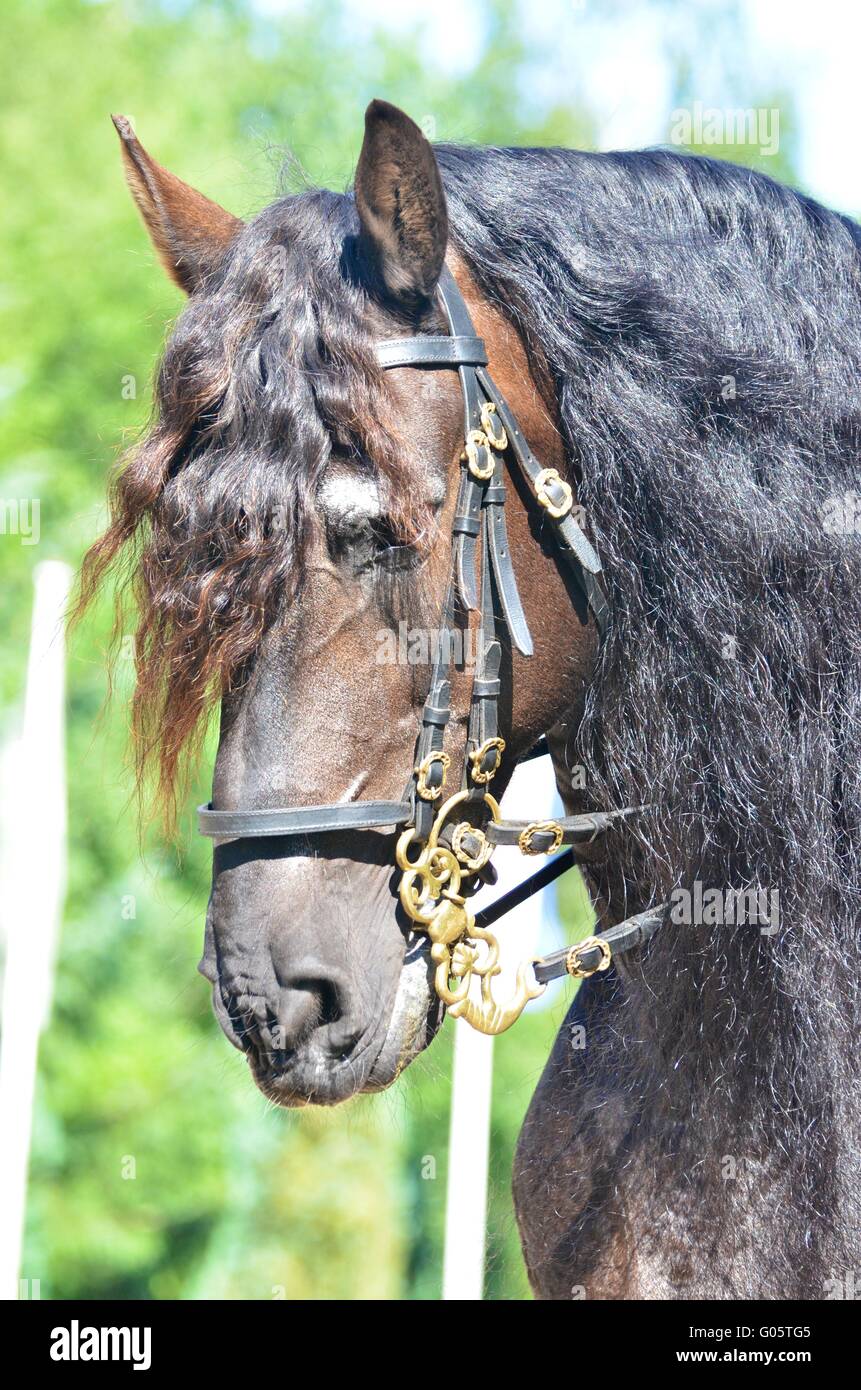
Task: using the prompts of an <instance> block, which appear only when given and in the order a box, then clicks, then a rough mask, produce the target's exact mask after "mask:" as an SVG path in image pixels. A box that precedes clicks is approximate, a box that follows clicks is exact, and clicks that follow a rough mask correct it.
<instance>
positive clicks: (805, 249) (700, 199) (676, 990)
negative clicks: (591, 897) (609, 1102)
mask: <svg viewBox="0 0 861 1390" xmlns="http://www.w3.org/2000/svg"><path fill="white" fill-rule="evenodd" d="M437 153H438V157H439V161H440V164H441V167H442V169H443V174H444V181H445V186H446V192H447V196H448V201H449V209H450V217H451V224H452V234H453V237H454V240H455V242H456V244H457V247H458V249H459V250H460V252H461V253H462V254H463V256H464V257H465V259H466V260H467V261H468V263H469V265H470V268H471V270H472V273H473V275H474V276H475V277H476V279H477V281H478V282H479V284H480V286H481V288H482V289H483V291H484V293H485V294H486V295H487V297H488V298H489V299H491V300H492V301H493V302H494V303H495V304H496V305H497V306H498V308H499V309H501V310H502V312H504V313H508V314H510V315H511V317H512V318H513V320H514V322H515V323H516V325H517V327H518V329H519V330H520V332H521V334H522V335H523V337H524V339H525V341H526V343H527V345H528V348H529V351H530V354H531V355H532V356H533V357H534V358H536V359H537V360H538V361H542V362H546V364H547V367H548V369H549V372H550V374H551V377H552V380H553V383H554V390H555V397H556V402H557V408H558V412H559V416H560V420H561V426H562V430H563V433H564V438H565V441H566V444H567V448H568V452H569V456H570V459H571V461H572V466H573V469H574V471H575V472H576V474H577V479H578V485H579V498H580V501H581V502H582V503H583V504H584V506H585V508H586V512H587V516H588V519H589V524H590V526H591V529H592V532H593V535H594V537H595V540H596V544H597V546H598V550H599V553H600V554H601V556H602V559H603V563H604V577H605V580H606V584H607V587H608V590H609V597H610V607H611V611H612V620H611V623H610V627H609V631H608V633H607V636H606V639H605V641H604V642H603V644H602V649H601V652H600V655H599V661H598V667H597V670H596V672H595V675H594V679H593V681H592V683H591V687H590V690H589V694H588V704H587V711H586V717H585V719H584V722H583V724H582V727H581V728H580V730H579V733H578V735H577V739H576V745H575V746H572V749H571V758H572V762H575V763H578V764H581V765H583V766H584V767H585V768H586V769H587V770H588V775H589V777H590V784H589V788H588V795H589V799H590V801H591V803H592V804H593V805H594V806H596V807H600V808H603V809H610V808H612V807H614V806H634V805H640V804H643V803H649V804H651V805H653V806H655V808H656V810H655V813H654V815H653V816H651V817H649V818H648V819H647V820H646V821H645V822H644V827H643V836H642V838H638V837H636V836H634V835H630V836H624V837H619V840H618V841H614V843H613V864H612V872H610V871H608V872H607V874H606V876H605V880H604V882H603V884H602V886H603V888H604V890H605V891H606V892H608V893H610V894H611V896H612V897H614V898H615V902H614V909H615V911H616V912H617V913H618V914H619V915H623V914H624V912H625V911H635V910H637V909H638V908H640V907H645V906H648V905H649V904H651V903H655V902H661V901H663V900H665V899H667V897H668V896H669V895H670V894H671V893H672V891H673V890H674V889H677V888H680V887H681V888H686V889H688V890H689V891H690V892H691V893H693V891H694V886H695V884H697V883H699V884H700V885H701V887H702V889H703V891H705V890H708V889H711V888H717V889H720V890H724V889H726V888H730V889H736V890H739V889H745V888H747V887H750V886H753V887H757V888H763V889H767V890H774V889H776V890H777V891H778V893H779V911H780V926H779V930H778V931H777V932H776V933H775V934H774V935H768V934H761V933H760V932H759V931H758V930H757V928H756V927H747V928H744V927H742V928H739V927H736V926H728V925H724V926H721V925H712V926H707V925H703V926H699V927H696V926H692V927H678V926H674V925H673V924H672V923H668V924H667V925H666V927H665V928H664V929H663V930H662V931H661V932H659V934H658V936H657V938H656V939H655V941H654V942H653V943H652V945H651V947H650V949H649V951H648V952H647V953H646V954H645V956H644V958H643V959H642V961H641V962H640V963H639V964H636V965H634V966H633V967H632V969H633V971H634V974H635V976H638V977H639V979H640V980H641V983H642V985H643V986H644V988H645V991H646V993H645V998H646V999H647V1000H648V999H651V1001H652V1002H651V1004H650V1005H649V1009H648V1010H646V1011H644V1012H643V1014H642V1016H640V1015H638V1017H637V1022H636V1027H637V1028H638V1029H639V1030H640V1032H639V1033H638V1035H637V1037H638V1042H639V1046H638V1047H636V1048H634V1049H633V1052H632V1054H631V1055H629V1056H627V1057H624V1058H623V1057H621V1056H620V1057H619V1066H620V1068H621V1069H623V1070H626V1071H627V1085H628V1089H629V1093H630V1096H631V1101H632V1105H633V1106H634V1107H635V1110H636V1114H637V1124H638V1127H639V1133H640V1141H641V1143H643V1144H645V1146H646V1152H647V1153H650V1162H651V1167H652V1171H653V1173H654V1182H655V1185H656V1188H657V1191H656V1193H655V1194H653V1196H654V1198H655V1199H656V1200H658V1199H659V1195H660V1186H661V1182H662V1180H663V1178H664V1177H666V1178H669V1177H672V1180H673V1181H678V1175H679V1174H680V1173H686V1174H687V1175H688V1176H687V1182H688V1184H689V1190H690V1194H691V1198H692V1205H693V1207H694V1210H695V1213H696V1215H695V1218H694V1227H695V1228H696V1224H697V1221H698V1222H699V1224H700V1229H701V1234H702V1237H703V1239H704V1240H707V1241H708V1242H710V1243H713V1246H717V1245H718V1244H719V1243H721V1242H722V1243H723V1244H724V1248H725V1249H726V1248H728V1249H729V1253H730V1257H731V1256H732V1253H733V1252H734V1250H735V1249H736V1247H737V1246H738V1245H739V1244H740V1243H743V1242H744V1241H745V1240H747V1239H748V1238H749V1235H750V1233H749V1231H747V1230H745V1231H738V1232H737V1231H736V1230H735V1228H734V1211H733V1204H732V1198H731V1196H730V1191H731V1189H732V1186H733V1185H732V1183H728V1182H726V1181H721V1177H722V1175H721V1174H720V1173H717V1175H716V1176H715V1175H714V1174H713V1175H712V1177H713V1180H712V1181H711V1182H707V1181H706V1177H707V1175H708V1166H709V1164H710V1163H717V1162H719V1161H720V1156H721V1155H727V1154H730V1155H734V1156H735V1158H736V1159H739V1160H742V1161H743V1162H744V1163H747V1164H748V1165H749V1166H748V1170H747V1171H748V1174H749V1175H750V1176H749V1181H750V1183H751V1187H750V1189H749V1198H750V1201H751V1202H755V1201H757V1200H760V1201H766V1200H774V1199H775V1197H776V1196H778V1199H779V1201H780V1202H781V1203H785V1213H784V1221H785V1223H786V1226H787V1227H788V1228H789V1234H790V1236H791V1239H790V1240H789V1241H788V1243H786V1244H784V1245H783V1246H781V1247H780V1249H779V1250H778V1249H775V1250H772V1251H771V1252H770V1254H769V1259H770V1261H771V1264H770V1265H766V1266H764V1267H763V1287H764V1288H766V1287H768V1286H769V1281H770V1280H771V1279H773V1281H774V1288H775V1289H776V1290H780V1289H783V1290H787V1289H793V1288H795V1289H797V1290H799V1296H801V1297H811V1284H810V1278H812V1277H813V1273H812V1264H811V1262H812V1261H813V1262H814V1263H815V1260H816V1259H817V1258H818V1256H816V1255H814V1252H813V1249H812V1245H813V1242H811V1231H813V1230H816V1231H818V1232H823V1231H824V1232H826V1233H830V1235H831V1240H830V1246H831V1249H832V1252H833V1254H834V1257H835V1259H836V1260H838V1261H839V1259H840V1258H841V1235H840V1232H839V1230H836V1229H834V1226H833V1214H834V1213H835V1212H836V1211H839V1210H842V1211H843V1213H844V1220H845V1213H846V1211H847V1209H848V1210H850V1211H852V1212H856V1213H857V1210H858V1198H857V1191H858V1178H859V1135H858V1132H857V1131H858V1114H859V1110H861V1106H859V1099H861V1097H859V1066H858V1046H857V1040H858V1027H859V1021H861V1019H859V977H860V976H861V972H859V949H858V943H859V922H861V756H859V750H861V498H859V491H861V481H859V478H860V477H861V468H859V462H861V257H859V250H861V229H859V227H858V226H857V225H856V224H855V223H853V222H851V221H850V220H848V219H846V218H844V217H840V216H838V215H836V214H834V213H832V212H830V211H828V210H827V209H825V208H823V207H821V206H820V205H819V204H817V203H815V202H813V201H812V200H811V199H809V198H806V197H804V196H802V195H801V194H799V193H797V192H794V191H793V190H791V189H788V188H785V187H782V186H780V185H778V184H776V183H774V182H773V181H772V180H770V179H768V178H766V177H764V176H763V175H759V174H755V173H752V172H751V171H750V170H747V169H741V168H737V167H734V166H732V165H728V164H724V163H720V162H718V161H714V160H707V159H702V158H697V157H691V156H683V155H679V154H673V153H668V152H663V151H654V152H646V153H636V154H610V155H588V154H574V153H569V152H567V151H562V150H548V151H545V150H463V149H457V148H451V147H445V148H442V149H439V150H438V151H437ZM512 189H515V190H516V194H512V193H511V192H510V190H512ZM835 518H836V522H835ZM841 519H842V524H841ZM617 1046H618V1044H617ZM594 1102H595V1110H596V1113H599V1112H600V1108H601V1097H600V1095H599V1094H598V1093H597V1091H596V1094H595V1096H594ZM587 1108H588V1107H587ZM728 1144H731V1145H732V1146H733V1147H732V1148H729V1149H728V1148H727V1145H728ZM776 1174H779V1175H780V1178H779V1185H778V1186H777V1187H775V1186H773V1185H772V1178H773V1177H774V1175H776ZM767 1194H768V1195H767ZM853 1194H854V1195H853ZM656 1210H660V1208H659V1207H658V1208H656ZM591 1215H594V1213H592V1214H591ZM582 1219H583V1221H584V1222H586V1221H588V1220H589V1219H591V1218H590V1211H589V1202H588V1201H586V1203H585V1206H584V1215H583V1218H582ZM827 1243H829V1242H827ZM819 1255H821V1245H820V1248H819ZM842 1257H843V1258H849V1256H848V1253H847V1252H846V1251H845V1250H843V1252H842ZM850 1267H851V1261H850V1264H843V1265H841V1264H839V1263H837V1264H835V1266H834V1269H835V1271H842V1270H844V1269H847V1268H850ZM808 1276H810V1277H808ZM731 1279H732V1276H731V1258H730V1262H729V1263H728V1265H727V1284H728V1285H729V1286H731ZM820 1282H821V1281H820ZM725 1289H726V1286H725ZM820 1292H821V1291H820ZM783 1296H786V1295H785V1293H784V1295H783Z"/></svg>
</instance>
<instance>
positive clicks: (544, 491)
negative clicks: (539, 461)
mask: <svg viewBox="0 0 861 1390" xmlns="http://www.w3.org/2000/svg"><path fill="white" fill-rule="evenodd" d="M534 487H535V499H536V501H537V502H539V503H540V504H541V506H542V507H543V508H544V510H545V511H546V512H547V514H548V516H552V517H555V519H556V520H557V521H559V520H561V518H562V517H563V516H567V515H568V513H569V512H570V510H571V508H572V506H573V505H574V494H573V492H572V491H571V488H570V486H569V484H568V483H566V481H565V479H564V478H561V477H560V476H559V471H558V469H556V468H542V470H541V472H540V473H539V474H538V475H537V477H536V479H535V483H534ZM551 487H552V488H553V489H554V491H557V492H558V491H559V490H561V492H562V501H561V502H554V501H553V498H552V497H551V495H550V491H549V489H550V488H551Z"/></svg>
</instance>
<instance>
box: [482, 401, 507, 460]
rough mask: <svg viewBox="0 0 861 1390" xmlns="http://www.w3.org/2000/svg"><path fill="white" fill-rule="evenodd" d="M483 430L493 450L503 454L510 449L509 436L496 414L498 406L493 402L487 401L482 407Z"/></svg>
mask: <svg viewBox="0 0 861 1390" xmlns="http://www.w3.org/2000/svg"><path fill="white" fill-rule="evenodd" d="M481 428H482V429H483V430H484V433H485V434H486V435H487V442H488V444H489V445H490V447H491V449H499V451H500V452H501V451H502V450H503V449H507V448H508V435H507V434H506V433H505V426H504V425H503V423H502V421H501V420H500V418H499V416H498V415H497V413H496V406H495V405H494V403H493V401H485V402H484V405H483V406H482V407H481Z"/></svg>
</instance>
